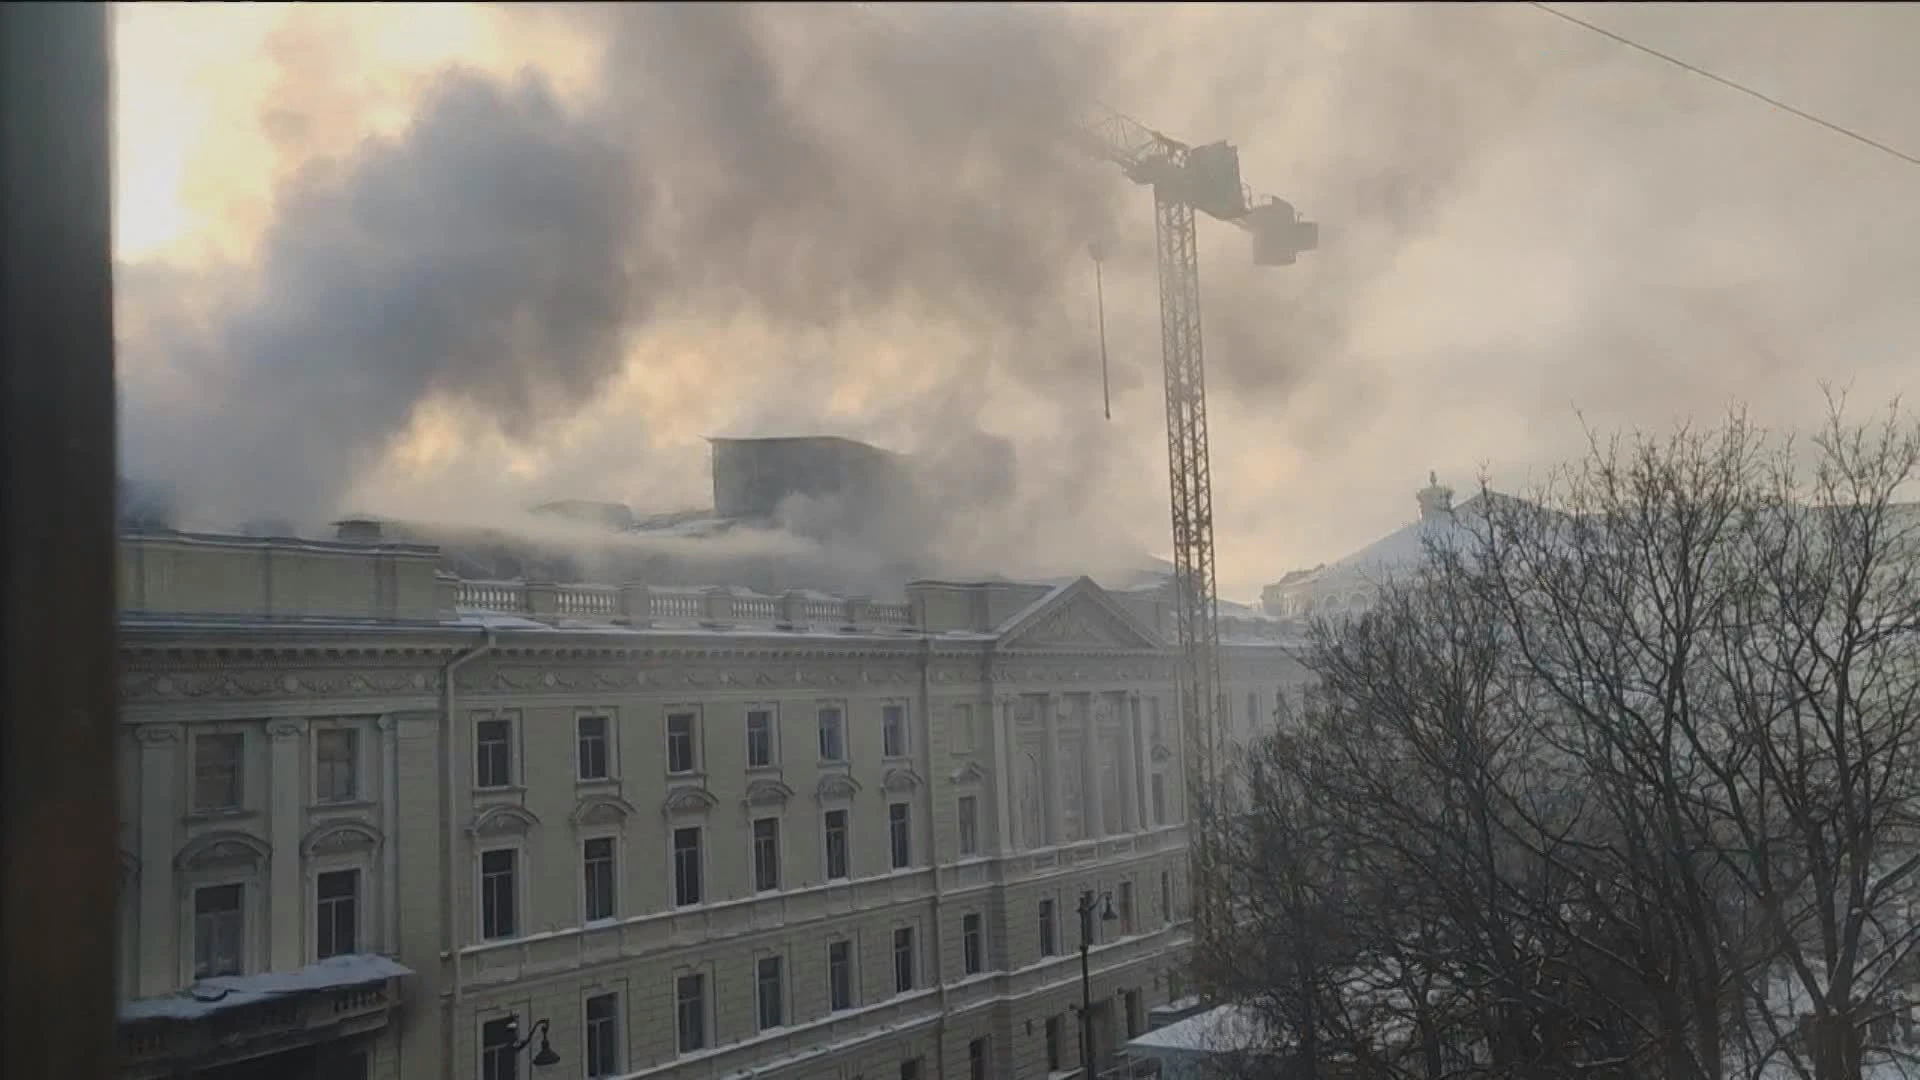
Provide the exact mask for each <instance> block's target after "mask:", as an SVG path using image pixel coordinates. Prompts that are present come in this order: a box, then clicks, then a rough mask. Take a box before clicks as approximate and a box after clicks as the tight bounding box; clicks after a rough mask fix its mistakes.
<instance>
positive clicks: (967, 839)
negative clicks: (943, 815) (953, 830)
mask: <svg viewBox="0 0 1920 1080" xmlns="http://www.w3.org/2000/svg"><path fill="white" fill-rule="evenodd" d="M979 853H980V800H979V799H977V798H975V797H973V796H972V795H962V796H960V854H962V855H977V854H979Z"/></svg>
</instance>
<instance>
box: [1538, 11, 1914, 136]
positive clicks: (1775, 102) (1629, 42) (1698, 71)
mask: <svg viewBox="0 0 1920 1080" xmlns="http://www.w3.org/2000/svg"><path fill="white" fill-rule="evenodd" d="M1533 6H1534V7H1537V8H1539V9H1540V10H1541V11H1544V12H1546V13H1547V14H1549V15H1552V16H1554V17H1556V18H1561V19H1565V20H1566V21H1568V22H1570V23H1572V24H1573V25H1575V26H1578V27H1582V28H1584V29H1587V30H1591V31H1593V32H1594V33H1596V34H1599V35H1600V36H1601V37H1605V38H1611V39H1612V40H1614V41H1616V42H1619V43H1620V44H1622V45H1625V46H1627V47H1628V48H1630V49H1638V50H1639V51H1641V52H1643V53H1646V54H1647V55H1648V56H1651V57H1654V58H1656V59H1659V60H1664V61H1666V62H1667V63H1669V64H1672V65H1673V66H1674V67H1677V68H1681V69H1683V70H1686V71H1691V72H1693V73H1694V74H1695V75H1698V76H1700V77H1701V78H1703V79H1712V80H1713V81H1714V82H1717V83H1719V84H1720V85H1721V86H1724V87H1726V88H1728V89H1729V90H1737V91H1739V92H1740V93H1742V94H1745V95H1747V96H1748V97H1750V98H1756V99H1758V100H1760V101H1764V102H1766V103H1767V104H1769V105H1771V106H1773V107H1774V108H1776V109H1779V110H1781V111H1782V112H1787V113H1792V114H1793V115H1794V116H1797V117H1799V118H1800V119H1802V120H1805V121H1808V122H1809V123H1814V124H1818V125H1820V126H1821V127H1823V128H1826V129H1827V130H1828V131H1831V132H1834V133H1835V134H1838V135H1845V136H1846V137H1847V138H1849V139H1852V140H1853V141H1855V142H1858V143H1865V144H1866V145H1868V146H1871V147H1873V148H1874V149H1875V150H1878V151H1880V152H1881V153H1883V154H1890V155H1892V156H1894V157H1897V158H1899V159H1900V160H1901V161H1904V162H1906V163H1907V164H1909V165H1920V157H1915V156H1913V155H1912V154H1909V153H1906V152H1905V151H1902V150H1896V149H1894V148H1893V147H1891V146H1888V145H1887V144H1886V143H1883V142H1880V141H1878V140H1875V139H1871V138H1868V137H1867V136H1865V135H1862V134H1860V133H1859V132H1857V131H1854V130H1853V129H1851V128H1846V127H1842V126H1840V125H1839V124H1836V123H1834V122H1833V121H1831V120H1825V119H1822V118H1821V117H1818V116H1815V115H1814V114H1812V113H1810V112H1808V111H1806V110H1805V109H1797V108H1794V107H1793V106H1792V105H1789V104H1787V103H1786V102H1784V101H1781V100H1779V99H1778V98H1772V97H1768V96H1767V95H1765V94H1763V93H1761V92H1760V91H1758V90H1755V89H1753V88H1752V87H1750V86H1743V85H1741V84H1740V83H1737V82H1734V81H1733V80H1732V79H1729V78H1726V77H1724V76H1720V75H1715V74H1714V73H1713V72H1711V71H1708V70H1706V69H1705V68H1701V67H1696V66H1694V65H1692V64H1689V63H1687V62H1686V61H1685V60H1681V59H1679V58H1678V57H1674V56H1669V55H1667V54H1666V53H1663V52H1661V51H1660V50H1658V49H1655V48H1653V47H1651V46H1648V45H1642V44H1640V43H1639V42H1637V41H1635V40H1633V39H1632V38H1629V37H1626V36H1624V35H1621V34H1616V33H1614V32H1613V31H1612V30H1608V29H1606V28H1604V27H1599V26H1595V25H1594V24H1592V23H1590V22H1587V21H1586V20H1584V19H1580V18H1576V17H1574V16H1572V15H1569V14H1567V13H1566V12H1564V11H1561V10H1559V9H1558V8H1554V7H1550V6H1548V5H1546V4H1542V3H1538V2H1535V3H1533Z"/></svg>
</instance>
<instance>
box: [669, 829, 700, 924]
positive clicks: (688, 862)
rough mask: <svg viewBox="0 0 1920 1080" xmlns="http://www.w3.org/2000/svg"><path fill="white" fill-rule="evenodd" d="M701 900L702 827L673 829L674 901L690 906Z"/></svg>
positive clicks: (678, 905) (677, 905)
mask: <svg viewBox="0 0 1920 1080" xmlns="http://www.w3.org/2000/svg"><path fill="white" fill-rule="evenodd" d="M699 902H700V827H699V826H697V825H693V826H688V827H687V828H683V829H675V830H673V903H674V906H676V907H690V906H692V905H694V904H697V903H699Z"/></svg>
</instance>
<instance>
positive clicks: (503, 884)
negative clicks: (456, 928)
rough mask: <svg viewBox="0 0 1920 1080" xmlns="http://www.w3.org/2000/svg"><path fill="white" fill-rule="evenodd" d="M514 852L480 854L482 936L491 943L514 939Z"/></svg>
mask: <svg viewBox="0 0 1920 1080" xmlns="http://www.w3.org/2000/svg"><path fill="white" fill-rule="evenodd" d="M517 854H518V853H517V852H515V851H514V850H513V849H512V848H501V849H499V850H497V851H485V852H481V853H480V936H481V937H482V938H485V939H486V940H488V941H492V940H494V939H495V938H508V937H512V936H513V935H514V934H515V932H516V930H515V926H516V923H515V921H514V901H515V899H516V897H515V894H514V865H513V864H514V862H515V857H516V855H517Z"/></svg>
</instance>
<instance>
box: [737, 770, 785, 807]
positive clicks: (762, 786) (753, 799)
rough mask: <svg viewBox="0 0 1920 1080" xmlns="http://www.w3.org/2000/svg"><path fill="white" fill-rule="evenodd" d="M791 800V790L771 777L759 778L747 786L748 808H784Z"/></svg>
mask: <svg viewBox="0 0 1920 1080" xmlns="http://www.w3.org/2000/svg"><path fill="white" fill-rule="evenodd" d="M791 798H793V789H792V788H790V787H788V786H787V785H785V784H783V783H781V782H780V781H778V780H775V779H773V778H772V777H761V778H760V779H757V780H754V781H751V782H750V783H748V784H747V799H746V802H747V805H748V806H785V805H786V804H787V800H788V799H791Z"/></svg>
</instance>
